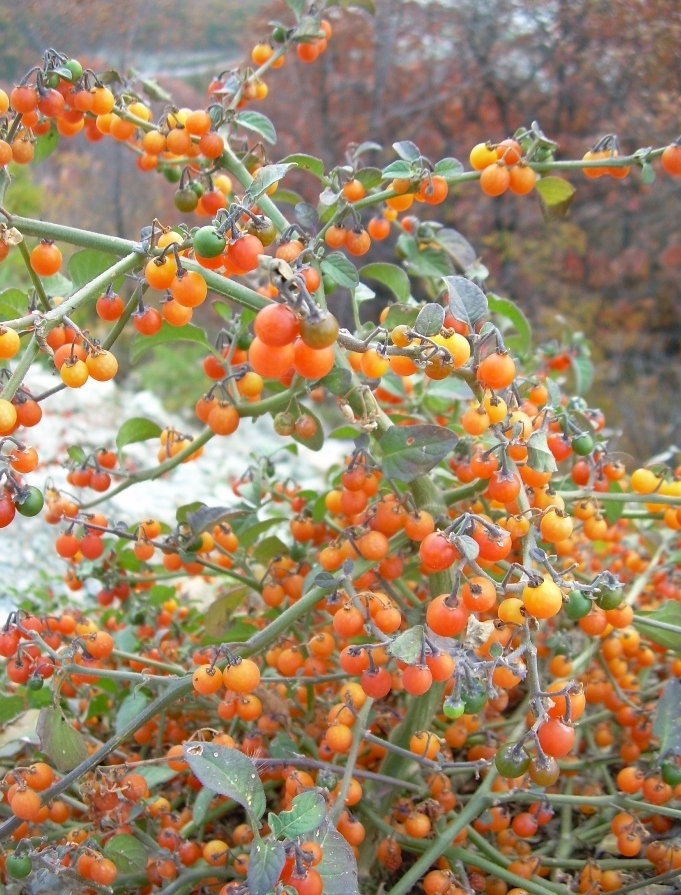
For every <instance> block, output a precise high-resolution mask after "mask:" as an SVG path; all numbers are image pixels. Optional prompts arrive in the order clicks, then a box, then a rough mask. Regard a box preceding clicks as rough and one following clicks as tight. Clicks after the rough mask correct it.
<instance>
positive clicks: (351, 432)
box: [317, 426, 360, 522]
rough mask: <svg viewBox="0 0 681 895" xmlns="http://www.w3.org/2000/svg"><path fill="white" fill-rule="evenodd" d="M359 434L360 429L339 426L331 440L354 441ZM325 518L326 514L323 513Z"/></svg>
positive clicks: (331, 435)
mask: <svg viewBox="0 0 681 895" xmlns="http://www.w3.org/2000/svg"><path fill="white" fill-rule="evenodd" d="M359 434H360V433H359V429H356V428H355V427H354V426H339V427H338V428H337V429H334V430H333V432H329V438H336V439H338V441H347V440H351V441H354V440H355V438H357V436H358V435H359ZM321 499H322V501H323V500H324V499H325V498H324V495H322V498H321ZM323 516H324V514H323V513H322V517H323ZM317 521H318V522H319V521H320V520H319V519H318V520H317Z"/></svg>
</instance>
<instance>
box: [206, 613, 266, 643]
mask: <svg viewBox="0 0 681 895" xmlns="http://www.w3.org/2000/svg"><path fill="white" fill-rule="evenodd" d="M257 633H258V629H257V628H256V627H255V625H250V624H248V622H245V621H244V620H243V619H242V618H238V619H237V620H236V621H235V622H234V623H233V624H231V625H230V626H229V628H227V630H226V631H225V633H224V635H221V636H220V637H219V638H218V643H220V642H222V641H223V640H229V641H230V642H232V643H245V642H246V641H247V640H250V638H251V637H252V636H253V635H254V634H257ZM207 639H208V640H210V638H207Z"/></svg>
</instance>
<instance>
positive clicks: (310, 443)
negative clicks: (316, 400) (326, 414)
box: [291, 406, 324, 451]
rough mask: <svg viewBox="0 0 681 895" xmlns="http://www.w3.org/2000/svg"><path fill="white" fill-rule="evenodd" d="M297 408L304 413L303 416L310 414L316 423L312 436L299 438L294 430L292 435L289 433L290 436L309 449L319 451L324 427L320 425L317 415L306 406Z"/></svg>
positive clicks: (321, 446)
mask: <svg viewBox="0 0 681 895" xmlns="http://www.w3.org/2000/svg"><path fill="white" fill-rule="evenodd" d="M298 409H299V411H300V412H301V413H304V414H305V416H311V417H312V419H313V420H314V421H315V423H316V424H317V428H316V430H315V433H314V435H313V436H312V438H301V437H300V435H298V433H297V432H294V433H293V435H291V438H292V439H293V440H294V441H297V442H298V444H302V446H303V447H306V448H307V449H308V450H310V451H321V449H322V448H323V447H324V427H323V426H322V423H321V420H320V419H319V417H318V416H315V414H314V413H312V411H311V410H309V409H308V408H307V407H300V406H299V407H298ZM294 413H295V411H294Z"/></svg>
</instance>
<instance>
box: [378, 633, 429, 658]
mask: <svg viewBox="0 0 681 895" xmlns="http://www.w3.org/2000/svg"><path fill="white" fill-rule="evenodd" d="M423 634H424V631H423V625H414V627H413V628H409V630H408V631H405V632H404V634H398V636H397V637H395V639H394V640H393V641H392V642H391V643H390V644H389V645H388V647H387V649H388V652H389V653H390V655H391V656H394V657H395V658H396V659H400V660H401V661H402V662H406V663H407V665H414V664H415V663H416V662H417V661H418V658H419V656H420V655H421V651H422V649H423Z"/></svg>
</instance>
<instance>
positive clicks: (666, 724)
mask: <svg viewBox="0 0 681 895" xmlns="http://www.w3.org/2000/svg"><path fill="white" fill-rule="evenodd" d="M680 705H681V683H679V679H678V678H676V677H670V678H669V680H668V681H667V683H666V684H665V686H664V691H663V692H662V696H661V697H660V699H658V701H657V705H656V707H655V717H654V719H653V736H654V737H657V739H658V740H659V741H660V755H667V754H668V753H673V754H674V755H681V712H679V706H680Z"/></svg>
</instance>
